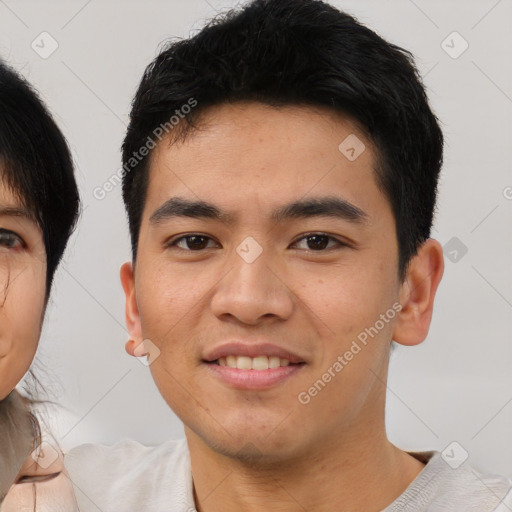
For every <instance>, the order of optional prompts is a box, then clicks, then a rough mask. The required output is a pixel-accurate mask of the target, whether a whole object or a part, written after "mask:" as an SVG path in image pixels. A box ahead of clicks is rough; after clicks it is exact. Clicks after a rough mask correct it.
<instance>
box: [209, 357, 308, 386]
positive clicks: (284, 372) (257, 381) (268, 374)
mask: <svg viewBox="0 0 512 512" xmlns="http://www.w3.org/2000/svg"><path fill="white" fill-rule="evenodd" d="M206 364H207V366H208V368H209V369H210V371H211V372H213V374H214V375H215V376H216V377H218V378H219V379H220V380H221V381H222V382H224V383H226V384H228V385H230V386H232V387H234V388H237V389H251V390H261V389H268V388H271V387H273V386H275V385H277V384H280V383H281V382H283V381H285V380H286V379H288V378H290V377H291V376H292V375H295V374H296V373H297V372H299V371H300V370H301V368H302V367H303V366H304V364H291V365H289V366H280V367H279V368H269V369H268V370H241V369H238V368H230V367H229V366H220V365H218V364H216V363H206Z"/></svg>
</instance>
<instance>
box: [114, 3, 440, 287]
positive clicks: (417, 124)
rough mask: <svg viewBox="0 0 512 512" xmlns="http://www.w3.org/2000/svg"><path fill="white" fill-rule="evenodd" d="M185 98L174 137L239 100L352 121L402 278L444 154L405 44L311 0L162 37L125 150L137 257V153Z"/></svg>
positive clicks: (420, 237)
mask: <svg viewBox="0 0 512 512" xmlns="http://www.w3.org/2000/svg"><path fill="white" fill-rule="evenodd" d="M190 98H193V99H194V102H195V103H196V104H197V107H196V108H194V109H193V110H192V111H191V112H190V113H189V114H188V115H187V116H185V120H184V121H182V122H180V123H179V125H178V126H177V127H176V128H175V130H174V132H173V133H174V134H175V140H179V138H184V137H185V136H186V133H187V132H189V131H190V128H191V127H194V126H196V123H195V121H196V120H197V119H198V118H199V115H200V114H201V112H203V111H204V109H206V108H207V107H210V106H215V105H220V104H222V103H228V102H237V101H245V100H249V101H257V102H261V103H264V104H267V105H270V106H276V107H277V106H286V105H303V106H313V107H315V106H316V107H327V108H328V109H331V110H333V111H336V112H340V113H342V114H344V115H346V116H348V117H349V118H350V119H351V120H353V121H354V122H356V123H357V125H358V126H359V127H360V128H362V129H363V131H364V133H365V134H366V135H367V136H368V137H369V139H370V140H371V141H372V143H373V144H374V146H375V147H376V149H377V155H376V157H377V160H378V161H377V164H376V167H377V168H376V169H375V173H376V179H377V184H378V186H379V187H380V189H381V190H382V191H383V193H384V194H385V195H386V196H387V198H388V200H389V202H390V204H391V207H392V210H393V213H394V216H395V222H396V233H397V239H398V250H399V269H398V270H399V275H400V276H401V277H402V278H403V277H404V275H405V270H406V268H407V264H408V262H409V261H410V259H411V257H412V256H414V255H415V254H416V252H417V250H418V247H419V246H420V245H421V244H422V243H423V242H424V241H425V240H426V239H428V238H429V236H430V230H431V227H432V221H433V215H434V210H435V204H436V195H437V183H438V177H439V173H440V169H441V165H442V160H443V134H442V131H441V129H440V126H439V121H438V119H437V118H436V116H435V115H434V113H433V112H432V110H431V108H430V106H429V104H428V99H427V95H426V91H425V87H424V85H423V83H422V80H421V77H420V75H419V72H418V70H417V68H416V66H415V63H414V59H413V56H412V54H411V53H410V52H408V51H407V50H404V49H402V48H400V47H398V46H396V45H394V44H391V43H389V42H387V41H385V40H384V39H383V38H381V37H380V36H378V35H377V34H376V33H375V32H373V31H372V30H370V29H369V28H367V27H365V26H364V25H362V24H360V23H359V22H358V21H357V20H356V19H355V18H354V17H353V16H351V15H349V14H346V13H344V12H341V11H339V10H337V9H336V8H334V7H332V6H331V5H329V4H327V3H325V2H322V1H320V0H254V1H252V2H250V3H248V4H247V5H245V6H243V7H242V8H240V9H233V10H231V11H229V12H227V13H225V14H222V15H220V16H217V17H216V18H214V19H213V20H211V21H210V22H209V23H208V24H207V25H206V26H205V27H204V28H203V29H202V30H201V31H200V32H199V33H198V34H196V35H195V36H194V37H191V38H190V39H185V40H173V41H171V42H169V43H168V44H167V45H166V47H165V48H164V49H163V51H162V52H161V53H160V54H159V55H158V56H157V57H156V58H155V60H154V61H153V62H152V63H151V64H150V65H149V66H148V67H147V69H146V71H145V73H144V76H143V78H142V81H141V83H140V85H139V88H138V90H137V93H136V95H135V98H134V100H133V103H132V110H131V116H130V124H129V126H128V130H127V134H126V137H125V140H124V143H123V147H122V153H123V164H124V165H123V169H124V173H123V200H124V203H125V206H126V209H127V213H128V221H129V226H130V234H131V242H132V254H133V260H134V261H135V259H136V256H137V245H138V243H137V242H138V236H139V231H140V222H141V216H142V211H143V209H144V203H145V197H146V193H147V186H148V162H149V155H150V153H149V154H148V155H147V156H145V157H144V158H140V157H139V156H138V151H139V150H140V148H142V147H143V146H144V145H147V141H148V140H149V139H151V138H152V137H153V135H154V134H157V133H159V132H158V130H155V128H157V127H158V126H165V124H166V123H167V125H169V118H170V116H172V115H173V114H174V113H175V112H176V113H178V112H179V111H180V109H182V108H183V105H187V103H188V102H189V101H190ZM189 110H190V109H189ZM160 131H161V130H160ZM166 131H168V130H166ZM340 142H341V141H340ZM134 155H137V157H138V158H137V159H134Z"/></svg>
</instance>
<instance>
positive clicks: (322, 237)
mask: <svg viewBox="0 0 512 512" xmlns="http://www.w3.org/2000/svg"><path fill="white" fill-rule="evenodd" d="M301 240H306V245H307V247H305V249H306V250H310V251H316V252H319V251H323V250H325V249H332V248H334V247H345V246H346V244H344V243H343V242H341V241H339V240H337V239H336V238H333V237H332V236H329V235H326V234H324V233H309V234H307V235H306V236H303V237H302V238H299V239H298V240H297V241H296V242H295V244H294V245H297V244H298V243H299V242H300V241H301ZM330 241H332V242H334V246H332V245H331V246H330V247H328V245H329V242H330Z"/></svg>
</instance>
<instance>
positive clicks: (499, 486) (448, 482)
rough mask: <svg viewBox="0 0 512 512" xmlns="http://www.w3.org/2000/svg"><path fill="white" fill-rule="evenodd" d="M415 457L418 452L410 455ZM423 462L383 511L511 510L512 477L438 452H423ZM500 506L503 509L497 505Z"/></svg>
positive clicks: (480, 511) (499, 511)
mask: <svg viewBox="0 0 512 512" xmlns="http://www.w3.org/2000/svg"><path fill="white" fill-rule="evenodd" d="M414 455H415V456H417V458H420V457H419V455H422V454H414ZM423 455H427V460H428V462H427V465H426V466H425V468H424V469H423V471H422V472H421V473H420V474H419V475H418V476H417V478H416V479H415V480H414V481H413V482H412V483H411V485H410V486H409V487H408V488H407V489H406V491H405V492H404V493H403V494H402V495H401V496H400V497H399V498H398V499H397V500H396V501H395V502H394V503H393V504H392V505H391V506H390V507H389V508H387V509H386V511H385V512H395V511H398V510H400V512H409V511H415V512H416V511H418V510H429V511H432V512H452V511H453V512H459V511H460V510H464V511H465V512H501V511H502V510H503V511H509V510H511V509H512V507H511V506H512V480H511V479H510V478H507V477H505V476H501V475H494V474H487V473H483V472H481V471H478V470H477V469H475V468H474V467H472V466H471V465H469V464H467V463H466V462H465V463H464V464H461V465H460V466H459V465H456V464H454V463H452V461H450V460H448V459H446V460H445V459H444V458H443V455H442V454H441V453H439V452H427V453H426V454H423ZM500 507H503V508H500Z"/></svg>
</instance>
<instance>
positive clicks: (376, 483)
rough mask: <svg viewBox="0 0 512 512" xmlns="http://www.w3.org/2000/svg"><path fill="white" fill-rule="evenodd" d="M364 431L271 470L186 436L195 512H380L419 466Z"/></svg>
mask: <svg viewBox="0 0 512 512" xmlns="http://www.w3.org/2000/svg"><path fill="white" fill-rule="evenodd" d="M368 427H369V428H367V430H366V432H364V431H363V432H361V430H359V431H358V428H359V427H358V428H355V429H354V432H357V435H351V433H350V432H344V433H340V435H339V436H336V437H335V438H330V439H329V440H328V441H327V442H325V443H324V444H323V445H320V446H319V445H317V446H315V447H314V450H311V451H310V452H309V453H304V454H302V455H301V456H297V457H296V458H294V459H293V460H291V459H288V460H286V461H285V460H283V461H280V462H278V463H275V462H274V463H273V464H265V463H260V462H251V463H249V462H247V461H246V460H245V461H241V460H240V459H236V458H233V457H226V456H224V455H222V454H219V453H218V452H216V451H215V450H213V449H211V448H210V447H208V446H207V445H206V444H204V442H203V441H202V439H201V438H199V437H198V436H196V435H195V434H194V433H193V432H192V431H190V430H189V429H186V434H187V441H188V445H189V450H190V459H191V466H192V475H193V480H194V498H195V500H196V507H197V510H198V511H199V512H221V511H222V512H234V511H237V512H238V511H239V510H244V511H247V512H253V511H260V510H269V511H272V512H292V511H293V512H297V511H298V510H301V511H303V510H315V512H340V511H344V510H346V511H349V510H365V511H368V512H370V511H374V512H377V511H380V510H382V509H384V508H385V507H386V506H388V505H390V504H391V503H392V502H393V501H394V500H395V499H396V498H397V497H398V496H399V495H400V494H402V493H403V492H404V491H405V489H406V488H407V487H408V485H409V484H410V483H411V482H412V481H413V480H414V478H416V476H417V475H418V474H419V473H420V471H421V470H422V469H423V467H424V465H423V464H422V463H421V462H419V461H418V460H416V459H415V458H413V457H412V456H410V455H408V454H407V453H405V452H403V451H401V450H399V449H398V448H396V447H395V446H394V445H392V444H391V443H390V442H389V441H388V439H387V437H386V435H385V429H384V426H383V425H382V426H380V425H375V424H373V425H371V424H370V425H369V426H368ZM361 437H363V438H364V439H362V438H361ZM334 439H336V441H334ZM340 504H343V505H342V506H340Z"/></svg>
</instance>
